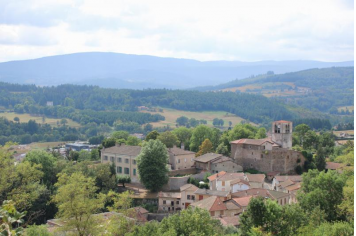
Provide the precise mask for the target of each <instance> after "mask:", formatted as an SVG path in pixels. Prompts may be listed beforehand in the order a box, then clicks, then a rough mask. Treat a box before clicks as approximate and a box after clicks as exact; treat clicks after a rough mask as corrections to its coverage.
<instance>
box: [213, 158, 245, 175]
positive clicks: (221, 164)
mask: <svg viewBox="0 0 356 236" xmlns="http://www.w3.org/2000/svg"><path fill="white" fill-rule="evenodd" d="M209 171H210V172H211V173H218V172H220V171H226V172H242V171H243V169H242V166H240V165H238V164H236V163H235V162H233V160H232V159H231V158H230V157H226V156H220V157H218V158H216V159H214V160H212V161H211V164H210V170H209Z"/></svg>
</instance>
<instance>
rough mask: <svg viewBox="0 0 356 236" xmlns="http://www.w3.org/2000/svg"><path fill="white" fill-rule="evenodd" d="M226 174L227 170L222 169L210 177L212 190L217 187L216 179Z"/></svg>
mask: <svg viewBox="0 0 356 236" xmlns="http://www.w3.org/2000/svg"><path fill="white" fill-rule="evenodd" d="M224 174H226V172H225V171H220V172H219V173H216V174H213V175H211V176H209V177H208V180H209V186H210V190H213V189H216V179H217V178H218V177H220V176H222V175H224Z"/></svg>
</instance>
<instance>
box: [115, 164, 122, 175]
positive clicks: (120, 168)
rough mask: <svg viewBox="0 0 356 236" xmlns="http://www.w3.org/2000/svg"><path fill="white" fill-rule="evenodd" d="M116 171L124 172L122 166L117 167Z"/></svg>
mask: <svg viewBox="0 0 356 236" xmlns="http://www.w3.org/2000/svg"><path fill="white" fill-rule="evenodd" d="M116 172H117V173H120V174H121V173H122V167H121V166H118V167H116Z"/></svg>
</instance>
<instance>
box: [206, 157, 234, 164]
mask: <svg viewBox="0 0 356 236" xmlns="http://www.w3.org/2000/svg"><path fill="white" fill-rule="evenodd" d="M226 161H231V162H232V161H233V159H232V158H230V157H226V156H220V157H218V158H216V159H214V160H212V161H211V163H214V164H217V163H221V162H226Z"/></svg>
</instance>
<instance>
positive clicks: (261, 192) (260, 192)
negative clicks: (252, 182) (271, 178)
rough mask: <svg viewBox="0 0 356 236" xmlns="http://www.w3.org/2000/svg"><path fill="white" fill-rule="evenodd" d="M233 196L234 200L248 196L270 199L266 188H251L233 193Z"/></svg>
mask: <svg viewBox="0 0 356 236" xmlns="http://www.w3.org/2000/svg"><path fill="white" fill-rule="evenodd" d="M231 196H232V197H233V198H240V197H246V196H260V197H270V195H269V193H268V190H267V189H264V188H251V189H247V190H243V191H238V192H236V193H232V194H231Z"/></svg>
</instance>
